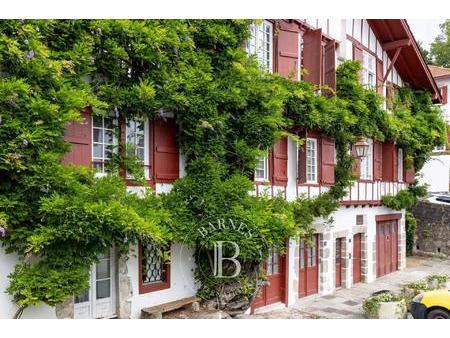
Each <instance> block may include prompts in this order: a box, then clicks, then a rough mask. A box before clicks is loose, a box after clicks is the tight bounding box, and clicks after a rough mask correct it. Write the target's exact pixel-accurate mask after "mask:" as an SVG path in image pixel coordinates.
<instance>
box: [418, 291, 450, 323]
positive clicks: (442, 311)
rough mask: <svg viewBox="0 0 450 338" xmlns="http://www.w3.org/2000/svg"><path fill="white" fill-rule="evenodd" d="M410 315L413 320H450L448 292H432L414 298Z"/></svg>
mask: <svg viewBox="0 0 450 338" xmlns="http://www.w3.org/2000/svg"><path fill="white" fill-rule="evenodd" d="M411 314H412V316H413V317H414V318H415V319H425V318H426V319H450V291H449V290H434V291H427V292H423V293H421V294H419V295H417V296H416V297H414V299H413V301H412V303H411Z"/></svg>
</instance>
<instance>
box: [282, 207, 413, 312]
mask: <svg viewBox="0 0 450 338" xmlns="http://www.w3.org/2000/svg"><path fill="white" fill-rule="evenodd" d="M397 213H400V212H399V211H395V210H392V209H389V208H387V207H384V206H379V207H372V208H368V207H365V208H363V207H356V208H355V207H350V208H345V207H341V208H339V210H337V211H336V212H334V213H333V215H332V218H333V222H332V224H331V225H330V226H329V227H325V228H324V227H323V224H321V223H320V222H318V223H316V224H315V227H316V229H320V231H321V234H322V237H323V239H324V241H323V242H322V243H323V255H322V257H320V263H319V294H321V295H326V294H330V293H333V292H334V290H335V252H336V251H335V249H336V248H335V237H339V238H345V241H346V247H347V249H346V251H345V252H344V253H343V255H344V256H345V257H346V258H345V260H346V266H347V267H348V273H347V275H346V276H345V281H344V279H343V281H342V284H343V285H345V286H346V287H351V286H352V284H353V279H352V277H353V276H352V271H353V265H352V258H353V235H354V234H356V233H360V232H361V230H362V229H364V231H365V233H364V234H363V235H362V236H363V238H362V242H364V241H365V242H366V244H365V249H364V248H363V251H365V253H364V252H363V254H362V259H363V260H367V262H364V263H363V271H362V273H363V275H364V274H365V275H366V277H365V278H366V280H365V281H366V282H372V281H374V280H375V279H376V257H375V255H374V249H375V248H374V246H375V245H376V220H375V216H376V215H385V214H397ZM401 213H402V217H401V219H400V220H399V222H398V233H399V236H398V240H399V243H400V244H401V243H402V241H403V242H404V238H405V216H404V215H405V214H404V211H402V212H401ZM357 215H364V219H365V222H364V225H362V226H357V225H356V216H357ZM345 232H346V236H345V237H343V236H342V234H343V233H345ZM349 254H351V256H349ZM399 255H400V257H401V258H400V257H399V269H403V268H405V266H404V262H405V256H406V252H405V251H404V250H402V251H400V252H399ZM325 265H327V266H328V268H327V271H323V270H324V266H325ZM364 265H365V266H366V269H364ZM288 269H289V278H288V279H289V281H288V305H292V304H294V303H295V302H296V301H297V300H298V287H299V246H298V241H297V240H296V239H291V240H290V241H289V267H288Z"/></svg>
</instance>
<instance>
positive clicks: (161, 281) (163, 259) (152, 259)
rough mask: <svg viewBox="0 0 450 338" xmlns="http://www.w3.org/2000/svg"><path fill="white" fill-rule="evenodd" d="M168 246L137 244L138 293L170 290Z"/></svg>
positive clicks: (151, 243)
mask: <svg viewBox="0 0 450 338" xmlns="http://www.w3.org/2000/svg"><path fill="white" fill-rule="evenodd" d="M169 258H170V244H169V245H167V246H162V245H158V244H155V243H154V242H150V241H149V242H140V243H139V255H138V259H139V293H140V294H142V293H148V292H153V291H159V290H164V289H168V288H170V261H169Z"/></svg>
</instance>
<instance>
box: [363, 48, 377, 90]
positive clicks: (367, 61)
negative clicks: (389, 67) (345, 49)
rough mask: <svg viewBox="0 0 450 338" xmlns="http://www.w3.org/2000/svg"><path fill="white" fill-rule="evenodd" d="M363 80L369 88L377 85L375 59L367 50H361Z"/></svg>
mask: <svg viewBox="0 0 450 338" xmlns="http://www.w3.org/2000/svg"><path fill="white" fill-rule="evenodd" d="M362 68H363V69H362V71H363V81H364V83H363V84H364V85H366V86H368V87H369V88H371V89H375V88H376V86H377V70H376V69H377V61H376V57H375V56H374V55H372V54H371V53H369V52H367V51H363V64H362Z"/></svg>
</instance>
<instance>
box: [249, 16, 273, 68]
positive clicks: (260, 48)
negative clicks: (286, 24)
mask: <svg viewBox="0 0 450 338" xmlns="http://www.w3.org/2000/svg"><path fill="white" fill-rule="evenodd" d="M250 33H251V36H250V39H249V41H247V43H246V48H245V49H246V51H247V53H248V54H250V55H256V57H257V59H258V61H259V64H260V66H261V67H262V68H263V69H264V70H266V71H267V72H269V73H272V71H273V25H272V23H271V22H269V21H267V20H264V21H263V22H262V23H260V24H258V25H256V24H251V25H250Z"/></svg>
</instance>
